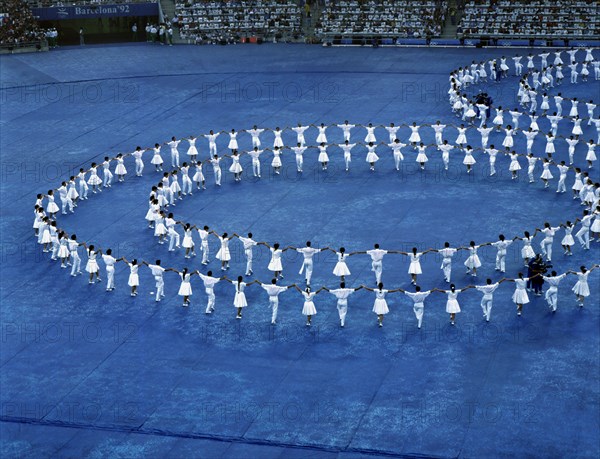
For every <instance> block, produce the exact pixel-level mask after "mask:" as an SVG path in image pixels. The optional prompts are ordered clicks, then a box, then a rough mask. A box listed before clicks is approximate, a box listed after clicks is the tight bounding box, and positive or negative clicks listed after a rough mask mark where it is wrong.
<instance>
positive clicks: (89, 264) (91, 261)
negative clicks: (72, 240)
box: [85, 250, 100, 274]
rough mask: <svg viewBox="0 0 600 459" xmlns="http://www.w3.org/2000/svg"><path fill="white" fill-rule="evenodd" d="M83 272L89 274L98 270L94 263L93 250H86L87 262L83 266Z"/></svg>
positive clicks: (94, 255) (96, 263) (94, 253)
mask: <svg viewBox="0 0 600 459" xmlns="http://www.w3.org/2000/svg"><path fill="white" fill-rule="evenodd" d="M85 270H86V271H87V272H88V273H90V274H93V273H97V272H98V271H99V270H100V268H99V267H98V262H97V261H96V252H94V251H93V250H88V261H87V263H86V265H85Z"/></svg>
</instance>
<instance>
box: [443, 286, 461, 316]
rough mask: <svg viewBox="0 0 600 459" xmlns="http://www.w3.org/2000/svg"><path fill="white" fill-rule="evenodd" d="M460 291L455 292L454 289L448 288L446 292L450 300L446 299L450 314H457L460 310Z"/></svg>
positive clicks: (447, 310)
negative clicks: (458, 298)
mask: <svg viewBox="0 0 600 459" xmlns="http://www.w3.org/2000/svg"><path fill="white" fill-rule="evenodd" d="M459 293H460V290H455V291H454V292H453V291H452V290H446V294H447V295H448V301H446V312H447V313H448V314H456V313H457V312H460V305H459V304H458V300H457V297H458V294H459Z"/></svg>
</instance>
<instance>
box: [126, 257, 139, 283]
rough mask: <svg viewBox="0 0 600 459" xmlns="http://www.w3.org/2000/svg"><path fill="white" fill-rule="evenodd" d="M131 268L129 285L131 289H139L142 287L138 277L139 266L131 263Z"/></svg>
mask: <svg viewBox="0 0 600 459" xmlns="http://www.w3.org/2000/svg"><path fill="white" fill-rule="evenodd" d="M129 268H130V269H131V271H130V272H129V279H128V281H127V285H129V286H130V287H137V286H138V285H140V276H138V268H139V265H132V264H131V263H129Z"/></svg>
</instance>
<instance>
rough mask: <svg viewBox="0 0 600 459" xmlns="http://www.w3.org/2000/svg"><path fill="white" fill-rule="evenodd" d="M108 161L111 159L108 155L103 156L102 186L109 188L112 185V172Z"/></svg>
mask: <svg viewBox="0 0 600 459" xmlns="http://www.w3.org/2000/svg"><path fill="white" fill-rule="evenodd" d="M110 161H111V159H110V158H109V157H108V156H105V157H104V162H103V163H102V173H103V177H102V186H103V187H104V188H110V187H111V186H112V179H113V174H112V172H111V171H110Z"/></svg>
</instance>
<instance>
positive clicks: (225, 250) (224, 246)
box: [211, 231, 231, 271]
mask: <svg viewBox="0 0 600 459" xmlns="http://www.w3.org/2000/svg"><path fill="white" fill-rule="evenodd" d="M211 233H212V234H214V235H215V236H216V237H217V238H218V239H219V242H220V243H221V248H220V249H219V251H218V252H217V254H216V255H215V258H216V259H217V260H220V261H221V271H227V270H228V269H229V260H231V253H230V252H229V241H230V240H231V237H228V236H227V233H223V236H219V235H218V234H217V233H215V232H214V231H211Z"/></svg>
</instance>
